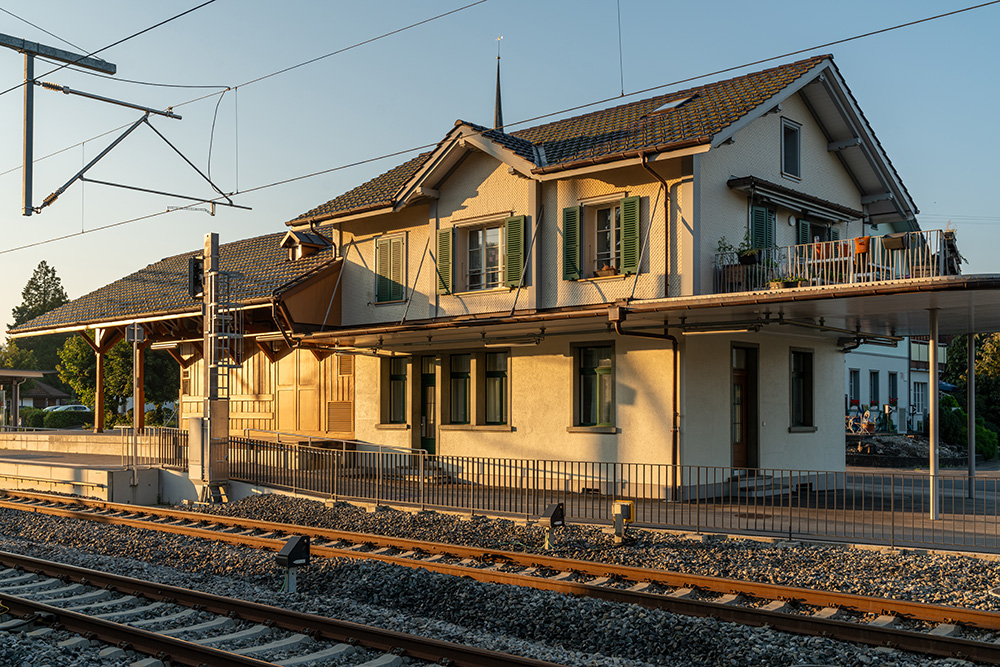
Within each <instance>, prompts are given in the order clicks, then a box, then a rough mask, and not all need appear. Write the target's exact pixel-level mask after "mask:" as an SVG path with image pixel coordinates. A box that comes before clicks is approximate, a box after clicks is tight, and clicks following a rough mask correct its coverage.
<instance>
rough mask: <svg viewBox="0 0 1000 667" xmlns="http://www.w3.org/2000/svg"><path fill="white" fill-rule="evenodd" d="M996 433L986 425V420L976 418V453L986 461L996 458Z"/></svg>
mask: <svg viewBox="0 0 1000 667" xmlns="http://www.w3.org/2000/svg"><path fill="white" fill-rule="evenodd" d="M997 440H998V438H997V433H996V431H994V430H992V429H990V428H989V427H988V426H987V425H986V420H984V419H983V418H982V417H976V453H977V454H982V455H983V458H985V459H986V460H987V461H988V460H990V459H994V458H996V455H997Z"/></svg>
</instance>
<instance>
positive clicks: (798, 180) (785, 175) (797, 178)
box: [781, 171, 802, 183]
mask: <svg viewBox="0 0 1000 667" xmlns="http://www.w3.org/2000/svg"><path fill="white" fill-rule="evenodd" d="M781 177H782V178H787V179H788V180H790V181H795V182H796V183H801V182H802V177H801V176H796V175H795V174H789V173H787V172H784V171H783V172H781Z"/></svg>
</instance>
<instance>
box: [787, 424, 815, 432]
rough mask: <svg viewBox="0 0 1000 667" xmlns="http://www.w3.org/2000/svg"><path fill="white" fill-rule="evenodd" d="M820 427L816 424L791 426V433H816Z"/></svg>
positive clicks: (789, 429)
mask: <svg viewBox="0 0 1000 667" xmlns="http://www.w3.org/2000/svg"><path fill="white" fill-rule="evenodd" d="M818 430H819V429H818V428H816V427H815V426H789V427H788V432H789V433H815V432H816V431H818Z"/></svg>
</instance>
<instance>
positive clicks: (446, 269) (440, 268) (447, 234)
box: [437, 229, 452, 294]
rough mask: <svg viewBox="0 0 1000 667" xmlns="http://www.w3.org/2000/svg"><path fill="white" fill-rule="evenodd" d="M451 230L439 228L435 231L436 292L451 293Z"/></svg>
mask: <svg viewBox="0 0 1000 667" xmlns="http://www.w3.org/2000/svg"><path fill="white" fill-rule="evenodd" d="M451 247H452V230H451V229H439V230H438V233H437V293H438V294H451Z"/></svg>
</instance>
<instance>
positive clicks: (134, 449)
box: [115, 426, 188, 468]
mask: <svg viewBox="0 0 1000 667" xmlns="http://www.w3.org/2000/svg"><path fill="white" fill-rule="evenodd" d="M115 430H118V431H119V432H120V434H121V454H122V465H123V466H125V465H131V464H132V463H133V461H134V463H135V465H137V466H139V467H149V466H157V465H162V466H167V467H176V468H186V467H187V464H188V432H187V430H185V429H179V428H170V427H167V426H146V427H144V428H143V429H142V431H141V432H140V433H139V434H138V436H137V437H136V434H135V432H134V430H133V429H132V427H131V426H116V427H115Z"/></svg>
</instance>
